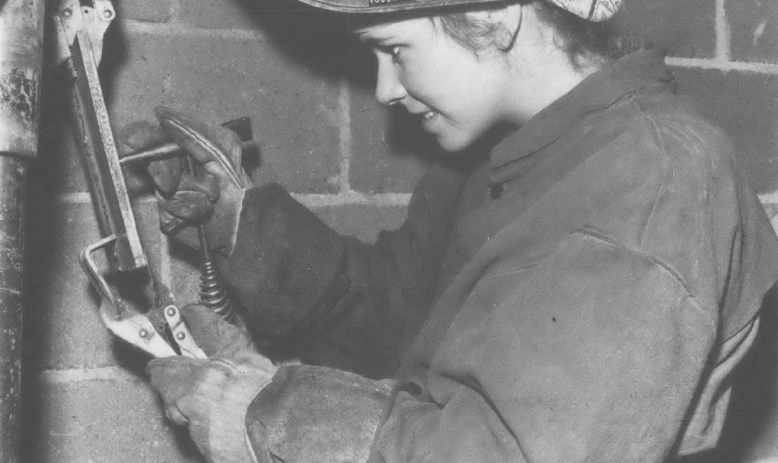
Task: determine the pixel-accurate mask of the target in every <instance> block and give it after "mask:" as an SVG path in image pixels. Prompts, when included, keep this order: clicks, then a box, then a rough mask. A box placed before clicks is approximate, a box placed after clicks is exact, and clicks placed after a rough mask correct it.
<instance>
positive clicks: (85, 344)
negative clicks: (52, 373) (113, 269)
mask: <svg viewBox="0 0 778 463" xmlns="http://www.w3.org/2000/svg"><path fill="white" fill-rule="evenodd" d="M34 204H35V206H36V210H35V211H34V214H35V215H36V217H34V218H33V219H32V225H33V232H32V233H31V234H30V240H29V241H28V243H29V245H30V248H31V250H30V252H29V253H28V255H27V257H28V259H27V263H26V265H27V266H28V269H29V270H28V277H27V278H26V279H25V288H24V291H25V296H26V299H25V307H26V308H27V309H26V312H25V320H24V326H25V339H26V341H25V344H26V346H25V347H26V355H27V358H26V362H27V365H29V366H30V367H31V368H33V369H34V370H36V371H37V370H47V369H68V368H90V367H98V366H106V365H114V364H120V365H121V364H132V363H133V362H135V357H136V355H135V353H134V352H133V351H132V349H131V348H129V347H128V346H126V345H124V344H123V343H121V342H119V341H117V340H114V339H113V338H112V336H111V335H110V334H109V333H108V332H107V330H106V329H105V327H104V326H103V325H102V323H101V322H100V319H99V316H98V310H97V309H98V305H97V304H98V297H97V294H96V292H95V291H94V289H92V287H91V286H90V284H89V281H88V279H87V276H86V274H85V273H84V272H83V270H82V269H81V266H80V265H79V263H78V255H79V253H80V252H81V251H82V250H83V249H85V248H86V246H88V245H90V244H92V243H94V242H96V241H97V240H98V239H99V236H98V233H97V223H96V220H95V214H94V210H93V208H92V205H91V204H58V203H55V202H44V201H41V202H35V203H34ZM138 209H139V215H144V216H149V215H156V210H155V206H154V205H153V204H144V205H140V206H139V208H138ZM151 224H152V221H151V219H150V218H145V219H141V220H139V222H138V227H139V229H140V232H141V238H142V240H143V241H144V243H145V245H146V253H147V257H148V258H149V261H150V262H151V264H152V267H153V268H155V271H158V270H156V269H158V268H159V259H160V258H161V256H162V255H161V250H160V249H161V247H160V243H159V238H158V236H157V235H158V233H157V232H156V230H153V229H152V228H151ZM94 257H95V259H96V261H97V263H98V265H100V268H101V269H105V268H107V267H106V266H105V261H104V259H103V258H102V253H101V252H100V251H98V252H96V253H95V254H94ZM135 294H136V295H137V294H139V291H136V292H135Z"/></svg>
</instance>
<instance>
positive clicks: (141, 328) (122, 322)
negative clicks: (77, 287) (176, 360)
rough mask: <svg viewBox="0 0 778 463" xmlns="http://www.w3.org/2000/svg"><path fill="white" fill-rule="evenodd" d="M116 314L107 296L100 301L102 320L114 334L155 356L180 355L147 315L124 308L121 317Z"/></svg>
mask: <svg viewBox="0 0 778 463" xmlns="http://www.w3.org/2000/svg"><path fill="white" fill-rule="evenodd" d="M114 314H115V309H114V308H113V307H111V304H110V302H108V299H107V298H103V299H102V302H101V303H100V320H102V322H103V325H105V327H106V328H107V329H108V331H110V332H111V333H112V334H113V335H114V336H116V337H118V338H120V339H123V340H124V341H126V342H127V343H129V344H130V345H132V346H134V347H136V348H138V349H140V350H142V351H144V352H146V353H147V354H149V355H151V356H152V357H154V358H162V357H172V356H174V355H178V354H177V353H176V351H175V350H174V349H173V347H171V345H170V344H168V343H167V342H166V341H165V340H164V339H163V338H162V336H161V335H160V334H159V333H157V330H156V329H155V328H154V325H153V324H152V323H151V321H150V320H149V319H148V318H146V317H145V316H143V315H141V314H139V313H137V312H134V311H132V310H124V311H123V312H122V317H120V318H117V317H116V316H115V315H114Z"/></svg>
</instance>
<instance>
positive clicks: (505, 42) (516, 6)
mask: <svg viewBox="0 0 778 463" xmlns="http://www.w3.org/2000/svg"><path fill="white" fill-rule="evenodd" d="M528 5H529V4H522V3H519V2H511V3H508V4H504V5H503V6H501V7H498V8H488V9H484V10H480V11H473V12H470V13H468V15H472V16H473V17H474V18H475V19H477V20H479V21H483V22H485V23H488V24H494V25H495V26H497V27H496V28H495V29H494V30H495V31H496V32H497V33H496V34H495V35H494V37H493V45H494V46H495V47H496V48H497V49H498V50H502V51H507V50H510V49H511V48H512V47H513V43H514V41H515V40H516V34H517V33H518V31H519V28H521V20H522V18H523V15H524V8H527V7H528Z"/></svg>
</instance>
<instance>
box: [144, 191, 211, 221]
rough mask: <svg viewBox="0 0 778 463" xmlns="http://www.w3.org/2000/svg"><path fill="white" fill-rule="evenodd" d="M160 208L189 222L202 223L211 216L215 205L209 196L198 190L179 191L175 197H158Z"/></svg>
mask: <svg viewBox="0 0 778 463" xmlns="http://www.w3.org/2000/svg"><path fill="white" fill-rule="evenodd" d="M157 203H158V205H159V208H160V209H161V210H163V211H165V212H167V213H168V214H170V215H172V216H173V217H177V218H179V219H183V220H185V221H186V222H187V223H189V224H198V223H202V222H204V221H205V220H207V219H208V218H209V217H211V214H212V213H213V205H212V204H211V202H210V201H209V200H208V197H207V196H206V195H205V194H203V193H200V192H197V191H179V192H177V193H176V194H175V195H173V198H171V199H166V198H162V197H160V198H158V201H157Z"/></svg>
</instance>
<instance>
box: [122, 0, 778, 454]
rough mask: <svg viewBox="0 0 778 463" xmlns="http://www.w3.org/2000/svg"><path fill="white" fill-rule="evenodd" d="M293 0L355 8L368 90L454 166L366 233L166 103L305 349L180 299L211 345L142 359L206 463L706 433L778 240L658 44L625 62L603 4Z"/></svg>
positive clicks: (241, 255)
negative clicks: (304, 201) (223, 162)
mask: <svg viewBox="0 0 778 463" xmlns="http://www.w3.org/2000/svg"><path fill="white" fill-rule="evenodd" d="M303 1H305V2H306V3H310V4H312V5H314V6H317V7H321V8H326V9H332V10H336V11H342V12H344V13H348V14H349V21H350V23H351V25H352V28H353V31H354V33H355V35H356V36H357V37H358V38H359V40H360V41H361V42H362V43H364V44H365V45H366V46H368V47H369V48H370V49H371V50H372V51H373V52H374V54H375V56H376V58H377V65H378V69H377V77H378V78H377V86H376V97H377V98H378V100H379V101H381V102H382V103H384V104H387V105H400V106H402V107H403V108H404V109H406V110H407V111H408V112H410V113H411V114H413V115H415V116H416V117H417V118H418V120H419V123H420V124H421V125H422V126H423V128H424V129H425V130H426V131H427V132H429V133H430V134H431V135H432V136H434V137H435V138H436V139H437V141H438V143H439V144H440V146H441V147H442V148H443V149H444V150H446V151H449V152H452V155H451V157H452V159H456V160H457V162H451V163H446V162H443V163H441V165H437V166H435V167H434V168H432V169H431V171H430V172H429V173H428V174H427V175H426V176H425V177H424V179H422V181H421V182H420V184H419V186H418V187H417V189H416V190H415V192H414V195H413V198H412V200H411V203H410V206H409V211H408V220H407V221H406V222H405V224H404V225H403V226H402V227H401V228H400V229H399V230H396V231H393V232H383V233H382V234H381V235H380V237H379V240H378V242H377V243H376V244H374V245H372V246H367V245H365V244H362V243H358V242H356V241H355V240H353V239H351V238H346V237H341V236H338V235H337V234H335V233H334V232H333V231H332V230H330V229H328V228H327V227H326V226H324V225H323V224H322V223H321V222H320V221H318V219H316V218H315V216H313V215H312V214H311V213H310V212H308V211H307V210H305V209H304V208H303V207H302V206H301V205H299V204H298V203H296V202H295V201H294V200H293V199H291V197H290V196H289V195H288V194H286V193H285V192H284V191H283V190H281V189H280V187H278V186H276V185H264V186H260V187H248V186H246V185H243V181H242V180H241V179H242V177H239V176H236V175H228V173H227V171H226V170H225V169H224V168H223V166H220V165H219V163H218V162H216V161H215V159H214V157H213V156H212V155H211V154H209V153H210V151H209V150H207V149H202V146H201V145H202V144H201V143H200V144H198V143H199V142H198V141H197V139H198V137H197V136H193V135H192V134H193V133H195V134H197V133H200V134H206V135H207V136H208V137H210V140H211V141H212V142H213V146H219V147H221V149H222V150H223V151H224V152H225V153H234V152H236V149H235V146H236V143H237V142H236V141H235V140H233V138H231V136H230V135H229V134H227V133H225V132H221V131H219V129H216V128H212V127H203V126H202V125H201V124H200V123H198V122H197V121H194V120H193V119H191V118H189V117H187V116H184V115H182V114H179V113H176V112H174V111H171V110H167V109H164V108H163V109H160V110H158V117H159V119H160V121H161V123H162V126H163V128H165V129H166V131H167V132H168V133H169V134H170V135H171V136H172V137H173V138H174V139H176V140H177V141H178V142H179V143H181V144H182V145H183V146H185V147H187V149H188V150H189V151H190V153H191V154H192V155H193V156H194V157H195V158H196V159H198V161H200V162H201V163H202V164H203V166H204V169H205V170H206V171H207V172H209V174H210V175H213V176H214V177H216V179H217V182H218V186H219V190H220V192H221V195H220V196H219V199H218V200H216V201H215V202H214V201H206V202H207V203H208V206H209V207H213V214H214V217H216V218H215V219H211V220H210V222H208V224H207V228H208V233H209V238H210V239H211V242H212V243H213V244H214V247H215V248H217V249H218V250H219V252H220V253H221V254H222V259H221V261H220V267H221V270H222V272H223V274H224V275H225V278H226V279H227V281H228V282H229V284H230V286H231V288H232V289H233V291H234V292H235V293H236V294H237V295H238V298H239V299H240V301H241V303H242V304H243V306H244V307H245V309H246V319H247V324H248V326H249V328H250V329H252V330H254V331H256V332H259V333H260V334H262V335H263V337H264V338H265V339H273V340H274V342H273V343H271V344H274V345H278V344H284V345H285V347H286V348H287V349H291V350H292V351H293V353H294V354H295V356H297V357H299V358H301V359H302V360H303V363H306V364H308V365H293V366H290V365H287V366H282V367H280V368H277V367H276V366H274V365H272V364H271V363H270V362H269V361H268V360H267V359H266V358H264V357H262V356H260V355H259V354H257V353H256V352H255V351H254V350H253V349H252V347H251V344H250V342H249V341H248V339H247V338H246V337H245V335H244V334H243V333H242V332H241V331H239V330H237V329H235V328H232V327H230V326H226V325H224V324H221V323H220V322H219V321H218V319H214V318H213V317H211V316H210V314H209V313H207V311H204V310H203V308H201V307H190V308H188V309H187V319H188V321H189V323H190V324H191V325H192V329H193V331H194V333H195V336H196V337H198V339H199V340H200V342H201V344H203V345H204V347H205V349H206V350H207V351H208V352H209V353H211V359H209V360H188V359H181V358H171V359H162V360H154V361H152V362H151V363H150V364H149V369H148V370H149V372H150V375H151V382H152V385H153V386H154V387H155V388H156V389H157V390H158V391H159V392H160V394H161V395H162V397H163V399H164V401H165V405H166V411H167V413H168V416H169V417H170V418H171V419H173V420H174V421H175V422H177V423H180V424H189V426H190V431H191V434H192V437H193V439H194V440H195V442H196V443H197V445H198V447H199V448H200V449H201V450H202V451H203V453H204V454H205V455H206V457H208V459H209V460H210V461H215V462H222V461H261V462H271V461H284V462H287V463H291V462H301V461H349V460H351V461H365V460H366V459H368V460H369V461H371V462H416V461H425V462H473V461H484V462H487V461H488V462H503V461H505V462H507V461H512V462H524V461H526V462H561V461H564V462H577V461H581V462H583V461H587V462H610V461H620V462H628V461H635V462H662V461H666V460H668V459H672V458H674V457H676V456H678V455H686V454H693V453H696V452H700V451H702V450H707V449H710V448H712V447H713V446H715V444H716V441H717V438H718V435H719V433H720V430H721V425H722V421H723V418H724V414H725V411H726V407H727V402H728V396H729V383H728V382H727V380H728V378H729V376H730V374H731V373H732V371H733V369H734V367H735V366H736V365H737V363H738V362H739V360H740V359H741V358H742V357H743V356H744V355H745V353H746V352H747V350H748V349H749V347H750V346H751V344H752V343H753V340H754V337H755V335H756V332H757V328H758V308H759V305H760V302H761V299H762V296H763V295H764V293H765V292H766V290H767V289H768V288H769V287H770V286H771V285H772V284H773V283H774V282H775V280H776V278H778V255H777V254H778V248H776V242H775V237H774V235H773V232H772V229H771V227H770V225H769V223H768V221H767V219H766V217H765V216H764V212H763V211H762V209H761V206H760V204H759V203H758V201H757V199H756V197H755V195H754V194H753V193H752V192H750V190H749V189H748V186H747V185H745V183H744V181H743V179H742V177H741V175H740V173H739V172H738V170H737V168H736V166H735V165H734V156H733V148H732V146H731V144H730V143H729V141H728V140H727V139H726V138H725V137H724V136H723V135H722V134H721V132H720V131H719V130H718V129H717V128H716V127H714V126H712V125H711V124H710V123H708V122H706V121H705V120H704V119H703V118H701V117H700V116H699V115H698V114H697V113H696V112H695V111H694V110H693V109H692V108H691V106H690V105H689V104H688V103H686V102H684V101H683V100H681V99H679V98H678V97H676V96H675V95H674V94H673V79H672V75H671V74H670V73H669V72H668V70H667V69H666V68H665V67H664V64H663V55H662V54H661V53H660V52H659V51H652V50H641V51H637V52H635V53H631V54H625V56H623V57H619V56H620V55H624V52H623V50H621V49H620V48H619V47H616V46H614V45H613V44H614V41H613V40H611V39H610V38H609V37H608V36H607V35H606V32H605V29H604V28H603V27H601V26H600V25H598V24H597V23H596V22H597V21H602V20H606V19H608V18H609V17H611V16H612V15H613V14H614V13H615V11H616V10H617V9H618V6H619V5H618V3H619V2H618V1H616V0H610V1H604V0H528V1H517V0H506V1H499V0H495V1H489V0H481V1H478V0H396V1H378V0H303ZM130 138H132V137H130ZM206 138H207V137H206ZM495 140H496V142H495ZM132 143H134V144H135V145H137V146H140V145H143V144H144V143H145V139H144V137H141V136H136V137H135V139H134V141H132ZM132 143H131V144H132ZM483 146H486V147H487V149H482V148H483ZM479 150H482V151H483V155H479V154H478V152H479ZM453 153H459V154H453ZM462 153H469V154H462ZM473 153H475V154H473ZM462 157H465V158H467V160H466V161H464V162H462V159H461V158H462ZM153 172H154V173H156V176H157V180H158V181H160V180H162V181H161V183H164V176H165V174H164V173H162V170H161V169H156V170H153ZM182 184H186V185H192V184H197V182H195V181H193V180H191V179H190V180H188V181H187V182H182ZM187 188H190V187H187ZM190 189H192V188H190ZM193 189H194V190H197V188H193ZM181 190H183V187H182V188H181ZM181 190H179V191H178V192H177V193H175V194H173V195H172V196H171V195H167V196H164V195H163V198H162V200H161V202H160V206H161V208H162V211H163V221H164V220H167V219H169V218H170V216H169V214H170V213H172V214H173V215H177V216H179V217H182V218H185V219H188V220H190V221H192V222H196V221H197V220H196V217H193V216H192V215H191V214H189V215H187V212H186V211H187V210H191V208H190V209H187V208H182V207H180V206H181V204H185V205H186V204H189V203H187V201H189V202H191V201H192V200H191V198H192V197H197V195H198V194H199V195H201V196H200V197H201V198H202V197H203V195H204V197H209V198H213V197H214V196H215V195H213V194H210V196H209V194H206V193H203V192H202V191H210V190H200V191H201V192H200V193H194V194H192V192H191V191H181ZM184 193H186V194H184ZM270 351H272V349H271V350H270ZM312 365H319V366H312ZM321 365H324V366H329V367H335V368H326V367H323V366H321ZM345 370H349V371H351V372H355V373H358V374H359V375H357V374H353V373H346V372H345ZM389 375H391V377H392V380H391V381H376V380H372V379H368V378H382V377H386V376H389ZM390 385H391V392H389V386H390ZM381 410H383V413H382V412H381ZM244 417H245V422H244ZM244 424H245V427H244ZM244 439H245V440H244Z"/></svg>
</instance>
